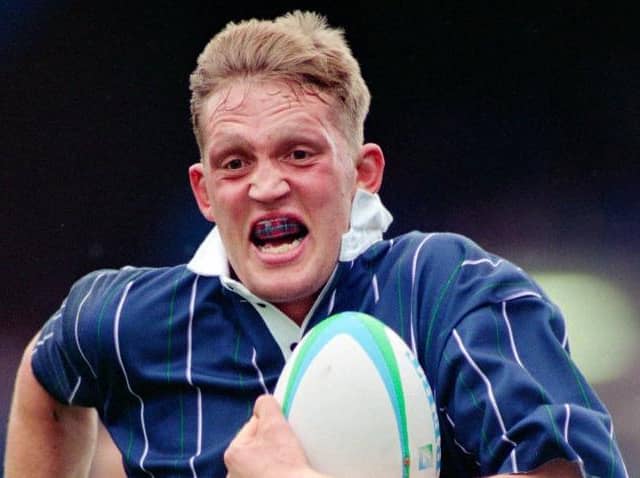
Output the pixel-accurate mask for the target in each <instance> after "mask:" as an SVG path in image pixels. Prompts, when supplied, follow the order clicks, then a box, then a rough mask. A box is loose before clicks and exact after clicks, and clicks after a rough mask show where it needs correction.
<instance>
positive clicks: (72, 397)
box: [67, 377, 82, 405]
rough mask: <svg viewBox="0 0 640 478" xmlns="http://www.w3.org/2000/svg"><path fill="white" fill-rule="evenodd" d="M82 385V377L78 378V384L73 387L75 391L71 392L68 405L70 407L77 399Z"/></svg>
mask: <svg viewBox="0 0 640 478" xmlns="http://www.w3.org/2000/svg"><path fill="white" fill-rule="evenodd" d="M81 383H82V377H78V381H77V382H76V386H75V387H73V390H72V391H71V394H70V395H69V398H67V403H68V404H69V405H71V404H72V402H73V399H74V398H75V397H76V393H78V389H79V388H80V384H81Z"/></svg>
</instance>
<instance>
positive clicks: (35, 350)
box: [31, 332, 53, 355]
mask: <svg viewBox="0 0 640 478" xmlns="http://www.w3.org/2000/svg"><path fill="white" fill-rule="evenodd" d="M51 337H53V332H49V333H48V334H45V335H43V336H42V338H41V339H40V340H38V341H37V342H36V344H35V345H34V347H33V350H32V351H31V355H34V354H35V353H36V352H37V351H38V349H39V348H40V346H41V345H43V344H44V343H45V342H46V341H47V340H49V339H50V338H51Z"/></svg>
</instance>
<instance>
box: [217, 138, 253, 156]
mask: <svg viewBox="0 0 640 478" xmlns="http://www.w3.org/2000/svg"><path fill="white" fill-rule="evenodd" d="M238 151H253V147H252V146H251V143H250V142H249V141H247V140H246V138H244V137H243V136H242V135H240V134H237V133H231V134H229V135H224V136H223V137H222V139H220V140H219V141H215V142H214V143H212V145H211V147H210V148H209V152H208V156H209V157H210V158H211V156H213V155H215V156H220V155H222V156H224V155H227V154H229V153H234V152H238Z"/></svg>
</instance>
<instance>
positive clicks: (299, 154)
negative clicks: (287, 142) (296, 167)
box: [289, 149, 311, 161]
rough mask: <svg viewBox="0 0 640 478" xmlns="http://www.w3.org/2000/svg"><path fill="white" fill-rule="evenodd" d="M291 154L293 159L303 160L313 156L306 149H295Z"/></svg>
mask: <svg viewBox="0 0 640 478" xmlns="http://www.w3.org/2000/svg"><path fill="white" fill-rule="evenodd" d="M289 155H290V157H291V159H293V160H296V161H302V160H305V159H309V158H310V157H311V153H310V152H309V151H306V150H304V149H294V150H293V151H291V153H290V154H289Z"/></svg>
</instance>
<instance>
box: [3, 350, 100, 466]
mask: <svg viewBox="0 0 640 478" xmlns="http://www.w3.org/2000/svg"><path fill="white" fill-rule="evenodd" d="M32 344H33V342H32ZM32 344H30V345H29V347H27V350H26V351H25V354H24V357H23V359H22V362H21V364H20V367H19V369H18V374H17V377H16V384H15V389H14V395H13V401H12V405H11V414H10V417H9V426H8V430H7V448H6V454H5V462H4V466H5V475H4V476H5V477H6V478H19V477H24V476H29V477H30V478H40V477H42V478H44V477H50V476H60V477H64V478H75V477H78V478H79V477H86V476H87V474H88V471H89V467H90V465H91V458H92V455H93V451H94V447H95V441H96V433H97V416H96V413H95V411H93V410H91V409H87V408H80V407H70V406H66V405H63V404H60V403H59V402H57V401H56V400H54V399H53V398H52V397H51V396H50V395H49V394H48V393H47V392H46V391H45V390H44V389H43V388H42V386H41V385H40V384H39V383H38V382H37V380H36V379H35V377H34V376H33V372H32V370H31V363H30V357H31V348H32Z"/></svg>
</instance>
